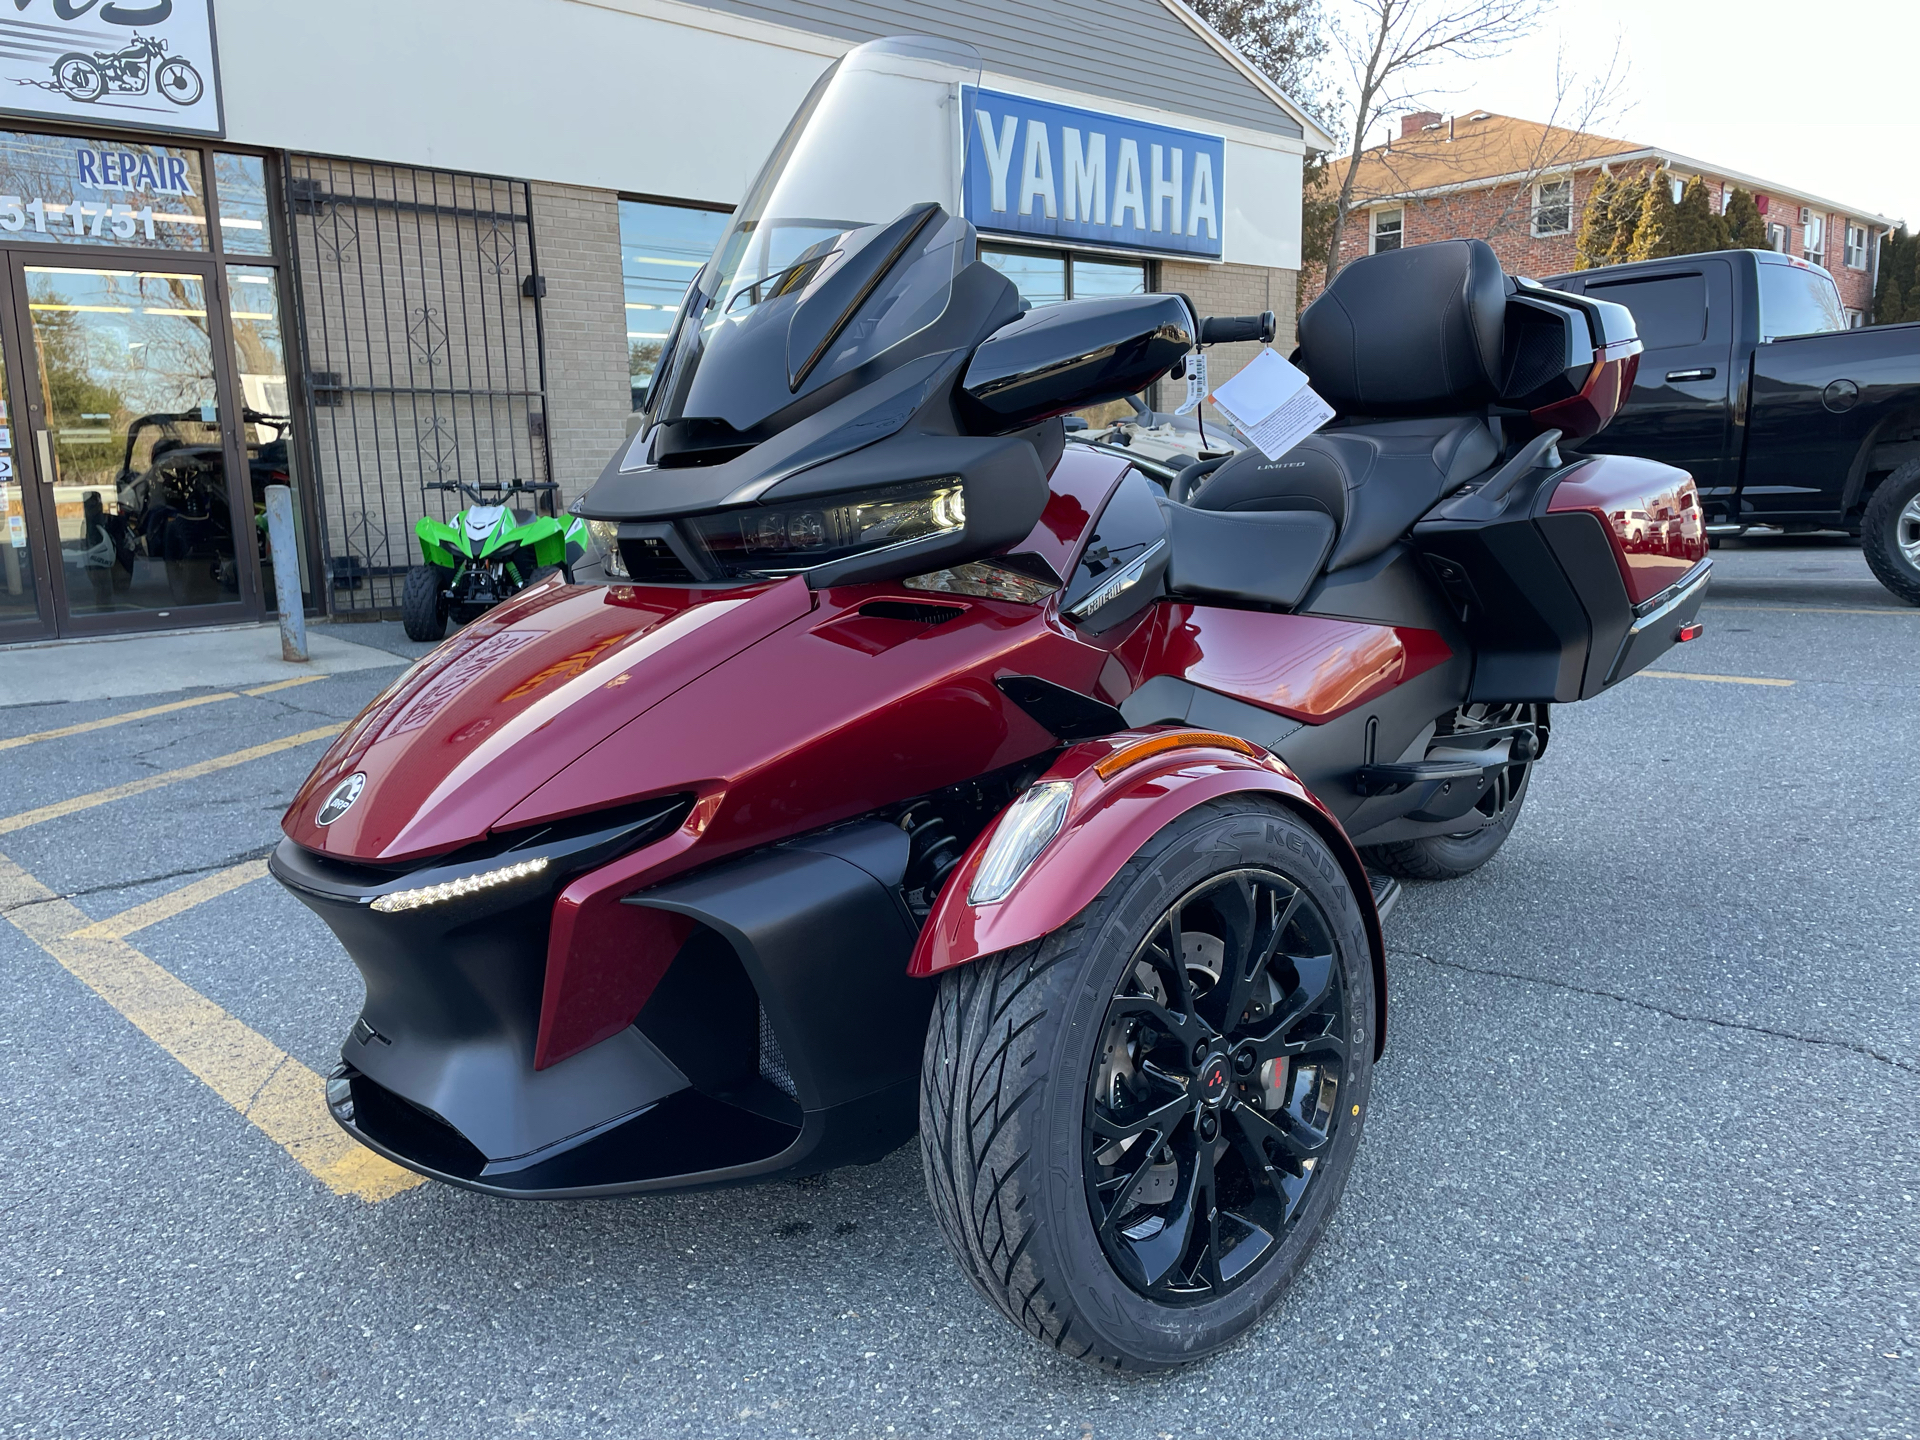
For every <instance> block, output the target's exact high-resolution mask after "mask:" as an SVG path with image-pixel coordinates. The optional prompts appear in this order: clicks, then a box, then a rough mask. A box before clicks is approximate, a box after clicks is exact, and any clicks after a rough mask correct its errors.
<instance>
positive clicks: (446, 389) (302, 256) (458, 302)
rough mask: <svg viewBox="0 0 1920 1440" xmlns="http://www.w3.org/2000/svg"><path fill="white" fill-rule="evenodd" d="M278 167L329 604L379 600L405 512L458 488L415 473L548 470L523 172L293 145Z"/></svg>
mask: <svg viewBox="0 0 1920 1440" xmlns="http://www.w3.org/2000/svg"><path fill="white" fill-rule="evenodd" d="M286 177H287V181H286V183H287V196H286V200H287V213H288V215H289V216H290V217H291V221H292V223H291V225H290V226H289V229H290V231H291V233H292V236H293V247H292V250H293V261H294V268H295V271H296V273H297V274H298V276H299V285H298V305H299V315H300V327H301V331H302V334H303V335H304V338H305V344H304V347H303V359H304V367H305V375H304V380H305V384H304V387H303V388H304V391H305V398H306V406H307V419H308V434H309V436H310V437H311V440H312V446H313V457H314V462H315V471H316V478H317V481H318V483H317V485H316V487H315V489H316V492H317V494H318V496H319V500H320V512H321V515H320V518H321V522H322V526H323V531H322V533H323V536H324V542H323V543H324V547H325V554H326V564H327V573H328V576H329V578H330V581H331V584H330V590H331V601H330V605H329V608H330V609H331V610H333V611H334V612H335V613H348V614H352V613H356V612H357V613H361V614H369V615H371V614H378V613H382V612H392V611H395V610H397V609H398V606H399V596H400V586H401V582H402V577H404V576H405V574H406V571H407V567H408V566H409V565H411V564H414V563H417V561H418V559H419V554H418V550H417V547H416V545H415V542H414V539H413V525H414V521H415V520H416V519H417V518H418V517H419V516H421V515H422V514H428V515H436V516H439V517H440V518H442V519H445V518H447V517H448V516H450V515H452V514H453V512H454V511H456V510H458V509H460V508H461V507H462V505H464V504H466V503H469V502H468V501H466V500H463V499H462V498H461V497H460V496H459V495H458V494H457V493H456V492H451V491H444V490H430V489H428V488H426V487H427V486H428V484H430V483H431V482H436V481H448V480H461V481H465V482H467V483H469V484H476V483H479V482H482V481H497V482H500V483H502V484H505V483H507V482H509V481H512V480H515V479H520V480H545V479H547V478H548V477H549V474H550V472H551V469H552V463H551V457H550V455H549V453H548V448H547V423H546V419H547V417H546V367H545V361H544V358H543V352H542V346H541V333H540V299H539V291H540V289H541V285H540V282H539V281H538V279H537V278H536V276H537V271H536V267H535V265H534V251H533V225H532V218H531V215H530V197H529V192H528V186H527V184H526V182H525V181H520V180H499V179H493V178H489V177H487V176H483V175H460V174H455V173H453V172H451V171H446V170H417V169H411V168H408V167H405V166H394V165H367V164H359V163H356V162H352V161H345V160H329V159H325V158H322V157H318V156H305V155H295V156H291V157H289V159H288V162H287V167H286ZM516 503H517V504H521V505H524V504H525V497H524V496H522V497H517V498H516Z"/></svg>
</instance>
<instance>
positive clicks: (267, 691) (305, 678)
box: [240, 675, 331, 695]
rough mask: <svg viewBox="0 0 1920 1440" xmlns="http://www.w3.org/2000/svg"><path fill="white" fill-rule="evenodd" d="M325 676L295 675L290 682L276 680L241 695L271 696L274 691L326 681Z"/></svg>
mask: <svg viewBox="0 0 1920 1440" xmlns="http://www.w3.org/2000/svg"><path fill="white" fill-rule="evenodd" d="M329 678H331V677H329V676H326V675H296V676H294V677H293V679H291V680H276V681H274V682H273V683H272V684H271V685H256V686H254V687H253V689H251V690H242V691H241V692H240V693H241V694H242V695H271V694H272V693H273V692H274V691H276V690H291V689H292V688H293V687H294V686H296V685H311V684H312V683H313V682H314V681H316V680H326V679H329Z"/></svg>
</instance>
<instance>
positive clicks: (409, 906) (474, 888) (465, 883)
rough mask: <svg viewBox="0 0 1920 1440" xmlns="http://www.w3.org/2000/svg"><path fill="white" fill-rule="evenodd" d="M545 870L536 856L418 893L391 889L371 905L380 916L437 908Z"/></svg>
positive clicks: (543, 861) (542, 858) (542, 860)
mask: <svg viewBox="0 0 1920 1440" xmlns="http://www.w3.org/2000/svg"><path fill="white" fill-rule="evenodd" d="M546 868H547V857H546V856H544V855H536V856H535V857H534V858H533V859H531V860H522V861H521V862H520V863H519V864H517V865H503V866H501V867H500V869H498V870H488V871H485V872H484V873H482V874H479V875H466V876H463V877H461V878H460V879H458V880H443V881H442V882H441V883H440V884H438V885H423V886H421V887H420V888H419V889H418V890H395V891H394V892H393V893H392V894H391V895H382V896H381V897H380V898H379V899H377V900H375V901H374V902H373V908H374V909H376V910H378V911H379V912H380V913H381V914H383V915H391V914H393V913H394V912H395V911H396V910H418V909H419V908H420V907H421V906H422V905H439V904H442V903H444V902H445V901H448V900H457V899H459V898H460V897H461V896H463V895H472V894H475V893H477V892H479V891H482V890H492V889H495V888H496V887H498V886H501V885H511V884H512V883H513V882H514V881H515V880H524V879H526V878H527V876H529V875H538V874H539V873H540V872H541V871H542V870H544V869H546Z"/></svg>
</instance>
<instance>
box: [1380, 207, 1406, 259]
mask: <svg viewBox="0 0 1920 1440" xmlns="http://www.w3.org/2000/svg"><path fill="white" fill-rule="evenodd" d="M1405 222H1406V212H1405V211H1404V210H1376V211H1374V212H1373V253H1374V254H1375V255H1384V254H1386V253H1387V251H1389V250H1398V249H1399V248H1400V246H1401V243H1402V231H1403V229H1404V227H1405Z"/></svg>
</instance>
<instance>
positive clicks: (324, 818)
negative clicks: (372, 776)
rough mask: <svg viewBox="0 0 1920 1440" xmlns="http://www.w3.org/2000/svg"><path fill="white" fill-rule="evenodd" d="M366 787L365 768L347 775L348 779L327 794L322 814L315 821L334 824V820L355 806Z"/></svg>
mask: <svg viewBox="0 0 1920 1440" xmlns="http://www.w3.org/2000/svg"><path fill="white" fill-rule="evenodd" d="M366 788H367V772H366V771H364V770H356V771H354V772H353V774H351V775H349V776H347V778H346V779H344V780H342V781H341V782H340V783H339V784H338V785H336V786H334V787H333V793H332V794H331V795H329V796H327V803H326V804H324V805H322V806H321V807H320V814H319V815H318V817H316V820H315V823H316V824H320V825H331V824H333V822H334V821H336V820H338V819H339V818H340V817H341V816H342V815H344V814H346V813H347V811H349V810H351V809H352V808H353V802H354V801H356V800H358V799H359V798H360V792H361V791H362V790H364V789H366Z"/></svg>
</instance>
